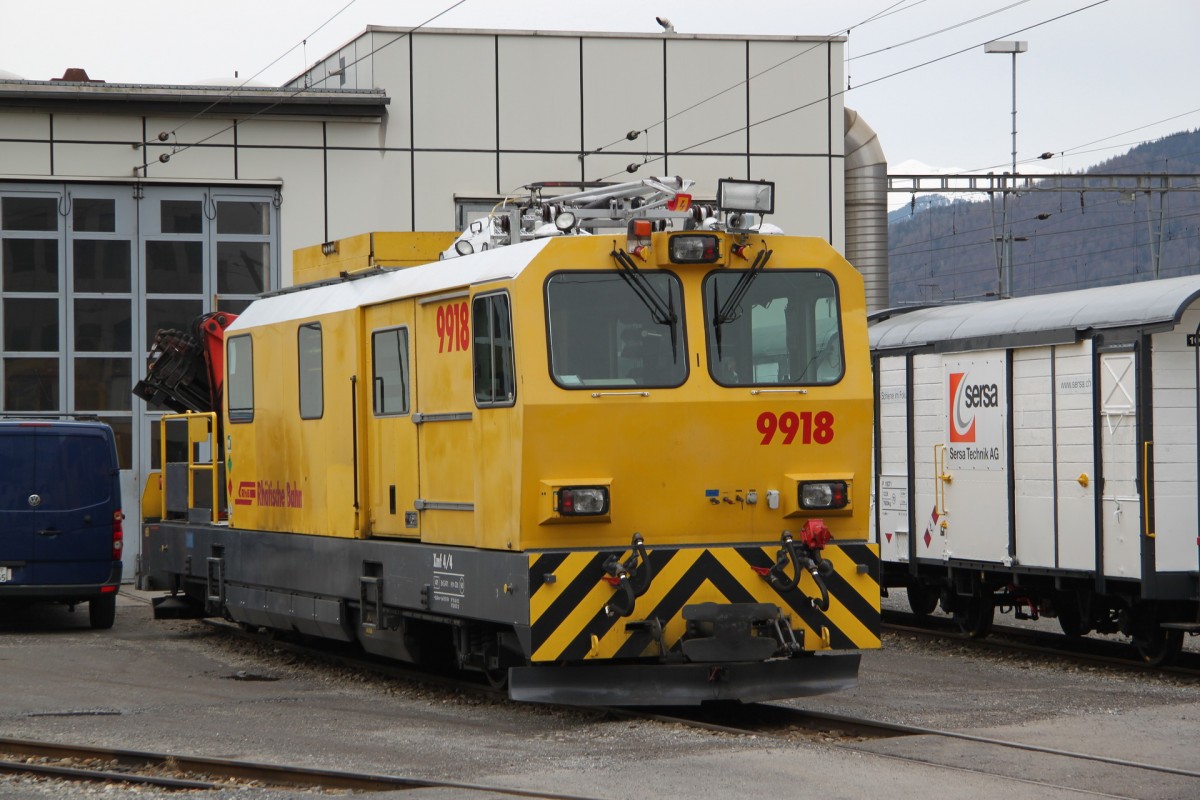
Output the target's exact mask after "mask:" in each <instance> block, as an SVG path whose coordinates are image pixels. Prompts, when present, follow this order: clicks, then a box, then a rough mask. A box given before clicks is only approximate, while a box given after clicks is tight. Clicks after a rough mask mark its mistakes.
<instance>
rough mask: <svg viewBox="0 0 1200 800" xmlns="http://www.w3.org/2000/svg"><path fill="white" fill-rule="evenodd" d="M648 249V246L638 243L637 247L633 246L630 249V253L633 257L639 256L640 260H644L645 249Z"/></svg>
mask: <svg viewBox="0 0 1200 800" xmlns="http://www.w3.org/2000/svg"><path fill="white" fill-rule="evenodd" d="M649 249H650V248H649V247H646V246H645V245H644V244H639V245H638V246H637V247H634V248H633V250H631V251H630V253H632V255H633V256H634V258H640V259H641V260H642V261H645V260H646V251H647V250H649Z"/></svg>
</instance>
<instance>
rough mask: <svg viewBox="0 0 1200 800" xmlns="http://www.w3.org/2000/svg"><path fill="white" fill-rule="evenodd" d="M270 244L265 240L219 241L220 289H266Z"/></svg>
mask: <svg viewBox="0 0 1200 800" xmlns="http://www.w3.org/2000/svg"><path fill="white" fill-rule="evenodd" d="M269 253H270V245H268V244H267V243H265V242H219V243H218V244H217V293H218V294H259V293H260V292H265V291H266V290H267V285H266V274H267V273H266V268H267V258H268V255H269Z"/></svg>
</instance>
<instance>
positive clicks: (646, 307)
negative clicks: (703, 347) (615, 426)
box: [546, 272, 687, 389]
mask: <svg viewBox="0 0 1200 800" xmlns="http://www.w3.org/2000/svg"><path fill="white" fill-rule="evenodd" d="M638 280H639V281H644V282H643V283H641V284H640V286H639V287H636V288H635V286H634V285H632V284H631V283H630V281H629V280H628V279H627V278H625V277H622V276H621V275H620V274H618V273H616V272H559V273H556V274H554V275H551V276H550V278H549V279H547V281H546V314H547V324H548V328H549V343H550V371H551V374H552V376H553V378H554V381H555V383H557V384H558V385H559V386H562V387H564V388H567V389H582V388H589V389H591V388H611V389H621V388H629V387H643V386H648V387H671V386H679V385H681V384H682V383H683V382H684V380H685V379H686V378H687V358H686V357H685V355H684V354H685V353H686V352H687V349H686V343H685V342H684V336H683V305H682V303H681V301H680V285H679V278H677V277H676V276H675V275H672V274H670V273H665V272H653V273H649V272H643V273H641V274H640V275H639V277H638Z"/></svg>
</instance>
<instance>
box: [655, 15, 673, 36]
mask: <svg viewBox="0 0 1200 800" xmlns="http://www.w3.org/2000/svg"><path fill="white" fill-rule="evenodd" d="M654 21H655V22H657V23H658V24H659V25H661V26H662V29H663V30H664V31H666V32H667V33H674V32H675V26H674V25H672V24H671V20H669V19H667V18H666V17H655V18H654Z"/></svg>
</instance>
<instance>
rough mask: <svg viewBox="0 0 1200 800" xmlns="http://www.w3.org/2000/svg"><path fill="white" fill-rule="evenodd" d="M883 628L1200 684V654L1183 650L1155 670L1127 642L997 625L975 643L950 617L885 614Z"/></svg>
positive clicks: (991, 649) (989, 648)
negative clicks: (1174, 660) (1175, 659)
mask: <svg viewBox="0 0 1200 800" xmlns="http://www.w3.org/2000/svg"><path fill="white" fill-rule="evenodd" d="M882 627H883V630H885V631H888V632H891V633H893V634H903V635H909V636H916V637H920V638H926V639H938V640H952V641H956V642H961V643H962V644H963V645H964V646H968V647H972V648H979V649H984V650H990V651H995V652H1014V653H1016V652H1019V653H1025V654H1029V655H1039V656H1044V657H1047V658H1060V659H1069V660H1071V661H1073V662H1076V663H1080V664H1089V665H1093V666H1105V667H1111V668H1115V669H1121V670H1128V671H1133V672H1138V673H1143V674H1153V675H1172V676H1176V677H1180V678H1187V679H1195V680H1200V653H1198V652H1195V651H1193V650H1185V651H1184V652H1183V653H1182V654H1181V655H1180V657H1179V658H1178V659H1177V661H1176V662H1175V663H1174V664H1170V665H1157V666H1156V665H1153V664H1148V663H1146V662H1144V661H1142V660H1141V659H1139V658H1138V656H1137V651H1136V650H1135V649H1134V648H1133V647H1132V646H1131V645H1130V644H1128V643H1126V642H1118V641H1113V640H1110V639H1104V638H1099V637H1092V636H1066V635H1064V634H1061V633H1054V632H1051V631H1045V630H1040V629H1035V628H1023V627H1018V626H1012V625H1005V626H1000V625H997V626H994V627H993V628H992V632H991V634H990V635H989V636H986V637H984V638H979V639H974V638H970V637H968V636H966V635H964V634H963V633H962V632H961V631H960V630H959V628H958V627H957V626H956V625H955V624H954V622H953V621H952V620H951V619H950V618H949V617H941V616H924V617H921V616H918V615H916V614H910V613H907V612H903V611H884V613H883V625H882Z"/></svg>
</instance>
